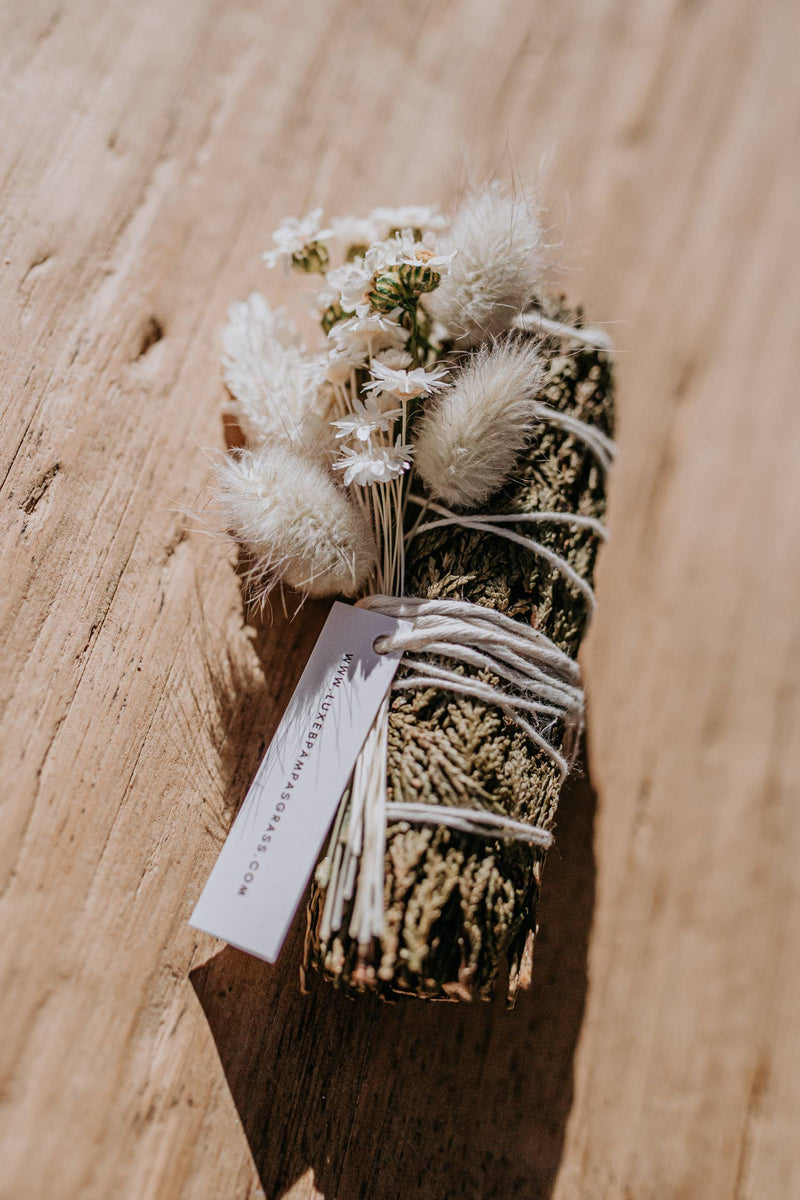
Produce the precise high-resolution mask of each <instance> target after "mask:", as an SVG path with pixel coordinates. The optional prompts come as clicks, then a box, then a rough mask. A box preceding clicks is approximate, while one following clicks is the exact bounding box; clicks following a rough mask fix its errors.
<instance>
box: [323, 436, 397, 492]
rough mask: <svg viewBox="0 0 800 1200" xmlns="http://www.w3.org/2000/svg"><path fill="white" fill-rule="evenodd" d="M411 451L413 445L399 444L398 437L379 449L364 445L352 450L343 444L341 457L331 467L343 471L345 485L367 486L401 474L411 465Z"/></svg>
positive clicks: (386, 480) (384, 481)
mask: <svg viewBox="0 0 800 1200" xmlns="http://www.w3.org/2000/svg"><path fill="white" fill-rule="evenodd" d="M413 453H414V447H413V446H403V445H401V443H400V438H398V439H397V441H396V443H395V444H394V446H384V447H381V448H380V449H376V448H373V447H371V446H366V447H364V448H363V449H358V450H354V449H351V448H350V447H349V446H343V447H342V457H341V458H339V459H337V461H336V462H335V463H334V464H333V469H334V471H343V472H344V485H345V487H349V486H350V484H351V483H357V484H359V485H360V486H361V487H367V486H370V485H372V484H373V483H386V482H388V480H390V479H395V478H397V477H398V476H399V475H402V474H403V472H404V471H407V470H408V468H409V467H410V466H411V460H412V457H413Z"/></svg>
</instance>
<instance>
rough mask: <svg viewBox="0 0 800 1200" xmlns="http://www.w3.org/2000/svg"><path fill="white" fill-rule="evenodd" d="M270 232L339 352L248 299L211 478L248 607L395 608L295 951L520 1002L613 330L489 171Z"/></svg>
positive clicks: (520, 202) (592, 550) (575, 701)
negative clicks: (485, 181) (240, 446)
mask: <svg viewBox="0 0 800 1200" xmlns="http://www.w3.org/2000/svg"><path fill="white" fill-rule="evenodd" d="M274 240H275V249H274V250H273V251H271V252H270V253H269V254H268V255H267V256H266V257H267V260H268V263H269V265H276V264H277V263H279V262H281V261H283V262H285V263H287V264H289V265H290V266H291V267H292V268H294V269H295V270H297V271H299V272H301V273H305V274H308V275H310V276H319V277H321V281H322V287H321V289H320V290H319V293H318V296H317V310H318V315H319V319H320V323H321V325H322V329H323V331H324V333H325V335H326V338H327V347H326V349H325V350H320V351H317V352H310V351H308V350H307V349H306V348H305V346H304V345H303V344H302V342H301V340H300V338H299V336H298V335H297V333H296V332H295V330H294V329H293V327H292V325H291V323H290V322H289V320H288V318H287V316H286V314H285V313H284V312H282V311H280V310H277V311H276V310H273V309H272V308H270V306H269V305H268V304H267V302H266V300H265V299H264V298H263V297H262V296H260V295H253V296H251V297H250V299H249V300H248V301H247V302H246V303H244V304H239V305H234V306H233V308H232V309H231V313H230V320H229V324H228V327H227V329H226V332H225V359H224V371H225V379H226V382H227V385H228V388H229V391H230V395H231V401H230V404H231V410H232V411H233V413H234V414H235V416H236V417H237V419H238V421H239V423H240V425H241V427H242V430H243V432H244V434H245V436H246V438H247V441H248V447H247V448H246V449H244V450H242V451H238V452H234V453H232V454H231V455H230V456H229V457H228V458H227V459H226V461H225V462H224V464H223V465H222V466H221V468H220V471H219V491H220V502H221V507H222V511H223V514H224V520H225V523H226V525H227V527H228V529H229V530H230V531H231V532H232V533H233V535H234V536H235V537H236V538H237V539H238V540H239V542H240V543H241V545H242V546H243V547H244V549H245V551H246V553H247V556H248V560H249V569H248V576H249V580H250V583H251V587H252V594H253V595H254V596H255V597H256V598H257V599H258V600H262V601H263V599H264V598H265V597H266V596H268V595H269V594H270V592H271V591H272V590H273V589H275V588H283V587H285V586H288V587H290V588H292V589H294V590H295V591H297V592H299V593H301V595H304V596H326V595H330V596H345V597H351V598H356V602H357V604H358V605H361V606H363V607H365V608H368V609H371V610H373V611H376V612H380V613H383V614H386V615H388V616H393V617H398V618H401V620H402V625H401V626H398V632H397V633H396V634H392V635H391V636H388V637H387V638H385V639H383V641H384V642H385V643H386V648H387V649H388V648H391V649H392V650H393V651H394V652H402V658H401V661H400V666H399V669H398V672H397V675H396V677H395V680H394V683H393V684H392V687H391V690H390V692H389V694H388V696H387V697H386V700H385V702H384V704H383V706H382V708H381V709H380V711H379V713H378V717H377V719H376V721H375V723H374V725H373V726H372V729H371V730H370V733H369V735H368V737H367V740H366V742H365V743H364V746H363V748H362V750H361V753H360V755H359V757H358V760H357V762H356V766H355V770H354V772H353V775H352V778H351V780H350V783H349V785H348V787H347V788H346V790H345V792H344V795H343V796H342V798H341V801H340V803H339V807H338V811H337V815H336V818H335V820H334V823H333V827H332V829H331V832H330V835H329V839H328V843H327V846H326V848H325V850H324V853H323V856H322V858H321V859H320V862H319V863H318V866H317V869H316V872H315V875H314V881H313V885H312V893H311V899H310V903H309V910H308V930H307V937H306V949H305V960H306V966H307V967H314V968H317V969H319V970H320V971H321V972H322V974H323V975H324V976H325V977H326V978H327V979H329V980H331V981H332V982H333V983H334V984H336V985H338V986H340V987H342V988H344V989H346V990H348V991H351V992H359V991H377V992H379V993H381V994H384V995H387V996H388V995H392V994H397V993H407V994H411V995H414V996H419V997H428V998H437V999H451V1000H461V999H463V1000H467V999H471V998H473V997H482V998H486V997H488V996H490V995H491V993H492V991H493V990H494V987H495V985H496V983H497V980H498V978H499V977H500V976H501V974H502V973H503V972H504V970H505V966H504V964H508V968H507V987H508V995H509V998H510V999H511V1000H512V1001H513V998H514V996H515V994H516V992H517V990H518V989H519V988H520V987H525V986H528V985H529V983H530V964H531V955H532V945H533V937H534V934H535V930H536V911H537V903H538V897H539V888H540V884H541V874H542V866H543V863H544V859H545V854H546V851H547V849H548V847H549V846H550V845H551V843H552V840H553V830H554V826H555V816H556V809H557V805H558V797H559V793H560V789H561V786H562V783H563V780H564V778H565V776H566V774H567V773H568V772H569V770H570V768H571V766H572V763H573V762H574V759H575V755H576V753H577V749H578V744H579V739H580V734H581V730H582V725H583V692H582V688H581V682H580V672H579V668H578V666H577V663H576V655H577V652H578V648H579V646H580V643H581V639H582V637H583V635H584V633H585V631H586V628H587V625H588V622H589V620H590V618H591V614H592V611H593V608H594V603H595V601H594V592H593V588H592V582H593V573H594V566H595V561H596V556H597V551H598V547H599V545H600V543H601V542H602V540H603V538H604V537H605V528H604V526H603V524H602V520H603V516H604V512H605V498H606V477H607V472H608V469H609V467H610V464H611V461H612V457H613V449H614V448H613V442H612V440H611V439H612V436H613V384H612V375H611V364H610V356H609V346H608V342H607V339H606V338H605V337H604V335H603V334H602V333H600V332H599V331H597V330H593V329H589V328H587V327H586V326H585V323H584V320H583V316H582V313H581V312H580V311H570V310H569V309H568V308H566V307H565V306H564V305H563V303H562V302H561V301H560V300H557V299H554V298H550V297H548V296H547V295H546V294H545V293H544V291H543V288H542V269H543V263H542V234H541V225H540V222H539V219H538V214H537V213H536V211H535V207H534V206H533V205H532V203H531V202H530V199H529V198H528V197H526V196H524V195H512V194H509V193H508V192H506V191H505V190H504V189H502V188H501V187H499V186H497V185H492V186H490V187H487V188H484V189H481V190H480V191H478V192H477V193H475V194H474V195H472V196H470V197H468V198H467V200H466V201H465V202H464V205H463V206H462V208H461V210H460V211H459V212H458V213H457V214H456V216H455V218H454V219H453V220H452V221H448V220H446V219H445V218H444V217H443V216H442V214H441V213H440V212H439V211H438V210H436V209H432V208H421V207H420V208H405V209H378V210H375V211H374V212H373V213H372V214H371V215H370V216H369V217H368V218H365V219H355V218H344V219H341V220H333V221H331V222H330V226H329V227H328V228H323V227H322V224H321V213H320V212H318V211H316V212H313V213H311V214H309V216H308V217H306V218H304V219H302V220H293V219H292V220H289V221H286V222H284V224H283V225H282V226H281V227H280V228H279V229H278V231H277V232H276V234H275V235H274ZM337 253H338V258H339V261H338V262H337V261H336V255H337ZM379 643H380V639H379ZM379 643H376V650H378V651H380V649H381V646H380V644H379Z"/></svg>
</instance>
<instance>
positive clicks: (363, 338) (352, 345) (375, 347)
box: [328, 312, 408, 362]
mask: <svg viewBox="0 0 800 1200" xmlns="http://www.w3.org/2000/svg"><path fill="white" fill-rule="evenodd" d="M328 337H329V339H330V340H331V341H332V342H334V343H335V345H336V347H337V349H338V350H340V351H343V350H355V349H358V351H360V352H361V355H362V359H361V361H362V362H363V361H364V360H365V359H367V358H368V357H369V356H370V354H377V353H378V351H379V350H384V349H399V348H400V347H402V346H405V344H406V342H407V341H408V330H407V329H403V327H402V325H400V324H399V323H398V322H397V321H396V320H395V319H394V317H393V316H392V314H391V313H388V314H384V313H379V312H371V313H369V314H368V315H367V316H365V317H350V318H349V319H348V320H346V321H337V322H336V324H335V325H332V326H331V330H330V333H329V334H328Z"/></svg>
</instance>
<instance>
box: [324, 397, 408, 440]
mask: <svg viewBox="0 0 800 1200" xmlns="http://www.w3.org/2000/svg"><path fill="white" fill-rule="evenodd" d="M402 415H403V410H402V409H400V408H391V409H384V408H379V407H378V405H377V404H376V403H375V401H374V400H368V401H367V403H366V404H362V403H361V401H360V400H356V401H354V404H353V411H352V412H351V413H348V415H347V416H346V417H339V419H338V420H336V421H331V425H333V426H334V428H335V429H336V430H337V433H336V436H337V438H344V437H355V438H357V439H358V441H359V442H368V441H369V440H370V438H371V437H372V434H373V433H377V432H378V431H379V430H382V431H383V432H384V433H388V431H389V429H390V428H391V425H392V421H394V419H395V417H402Z"/></svg>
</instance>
